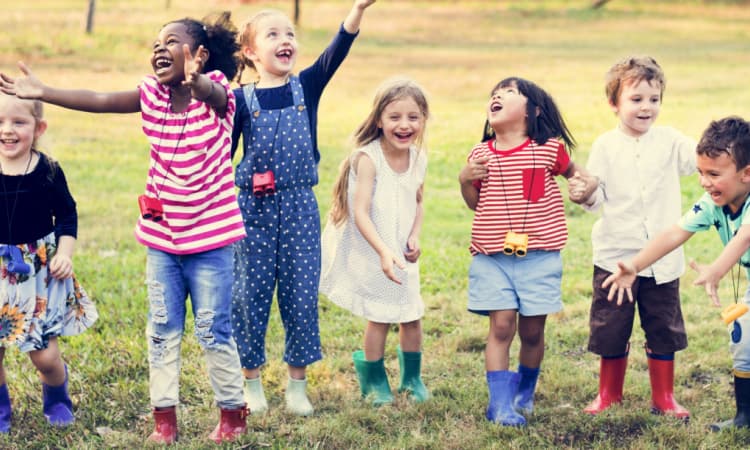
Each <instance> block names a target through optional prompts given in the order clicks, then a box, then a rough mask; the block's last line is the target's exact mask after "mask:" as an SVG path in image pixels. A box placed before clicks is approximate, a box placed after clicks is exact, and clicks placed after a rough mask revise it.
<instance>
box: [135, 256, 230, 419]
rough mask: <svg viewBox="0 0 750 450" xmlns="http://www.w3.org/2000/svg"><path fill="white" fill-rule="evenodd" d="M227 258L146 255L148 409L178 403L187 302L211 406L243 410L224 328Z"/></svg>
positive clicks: (227, 313)
mask: <svg viewBox="0 0 750 450" xmlns="http://www.w3.org/2000/svg"><path fill="white" fill-rule="evenodd" d="M232 258H233V250H232V246H226V247H222V248H219V249H216V250H210V251H206V252H202V253H195V254H192V255H173V254H170V253H166V252H162V251H159V250H154V249H151V248H149V249H148V255H147V257H146V286H147V288H148V301H149V308H148V324H147V326H146V339H147V341H148V360H149V361H148V362H149V390H150V394H151V404H152V406H154V407H157V408H164V407H169V406H175V405H177V404H178V403H179V390H180V363H181V358H180V346H181V344H182V336H183V333H184V331H185V315H186V313H187V298H188V296H190V303H191V306H192V312H193V316H194V317H195V336H196V338H197V339H198V343H199V344H200V346H201V348H202V349H203V353H204V356H205V360H206V368H207V369H208V376H209V380H210V382H211V387H212V388H213V391H214V398H215V401H216V404H217V405H218V406H219V407H220V408H224V409H236V408H240V407H242V406H243V405H244V404H245V402H244V400H243V395H242V384H243V379H242V372H241V367H240V358H239V355H238V353H237V345H236V344H235V341H234V339H233V338H232V326H231V322H230V314H231V307H232Z"/></svg>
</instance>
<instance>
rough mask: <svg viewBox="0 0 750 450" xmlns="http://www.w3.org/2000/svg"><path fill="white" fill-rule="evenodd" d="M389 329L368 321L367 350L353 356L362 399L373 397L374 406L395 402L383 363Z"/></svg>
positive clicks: (381, 324) (384, 325)
mask: <svg viewBox="0 0 750 450" xmlns="http://www.w3.org/2000/svg"><path fill="white" fill-rule="evenodd" d="M388 328H390V324H387V323H378V322H371V321H368V322H367V327H366V328H365V344H364V345H365V349H364V351H362V350H358V351H356V352H354V353H353V354H352V359H353V360H354V369H355V370H356V371H357V378H358V379H359V388H360V391H361V392H362V397H367V396H369V395H371V398H370V402H371V403H372V405H373V406H381V405H386V404H389V403H392V402H393V394H392V393H391V386H390V384H388V375H387V374H386V372H385V364H384V361H383V354H384V353H385V340H386V337H387V336H388Z"/></svg>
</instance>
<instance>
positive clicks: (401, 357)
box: [397, 347, 430, 403]
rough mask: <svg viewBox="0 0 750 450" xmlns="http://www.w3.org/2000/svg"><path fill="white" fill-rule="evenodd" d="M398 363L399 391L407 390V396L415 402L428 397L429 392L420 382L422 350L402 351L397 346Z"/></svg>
mask: <svg viewBox="0 0 750 450" xmlns="http://www.w3.org/2000/svg"><path fill="white" fill-rule="evenodd" d="M397 352H398V365H399V367H400V368H401V385H400V386H399V387H398V391H399V392H409V394H410V395H409V398H410V399H411V400H413V401H415V402H417V403H422V402H423V401H425V400H427V399H429V398H430V392H429V391H428V390H427V388H426V387H425V385H424V383H423V382H422V376H421V371H422V352H403V351H401V347H398V348H397Z"/></svg>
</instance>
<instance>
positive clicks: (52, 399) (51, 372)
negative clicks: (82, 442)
mask: <svg viewBox="0 0 750 450" xmlns="http://www.w3.org/2000/svg"><path fill="white" fill-rule="evenodd" d="M29 358H31V362H33V363H34V366H35V367H36V369H37V370H38V371H39V378H40V379H41V380H42V403H43V405H42V409H43V411H44V416H45V417H46V418H47V421H48V422H49V423H50V424H51V425H54V426H59V427H65V426H68V425H70V424H72V423H73V422H75V416H74V415H73V402H72V401H71V400H70V396H69V395H68V370H67V368H66V367H65V364H64V363H63V361H62V358H61V357H60V348H59V347H58V346H57V338H55V337H52V338H50V339H49V342H48V345H47V348H45V349H43V350H34V351H31V352H29Z"/></svg>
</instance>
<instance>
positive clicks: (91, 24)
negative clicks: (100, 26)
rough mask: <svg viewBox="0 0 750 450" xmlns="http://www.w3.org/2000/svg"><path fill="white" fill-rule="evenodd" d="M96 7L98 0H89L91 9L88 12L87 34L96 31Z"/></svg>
mask: <svg viewBox="0 0 750 450" xmlns="http://www.w3.org/2000/svg"><path fill="white" fill-rule="evenodd" d="M95 7H96V0H89V11H88V13H87V14H86V34H91V32H92V31H94V8H95Z"/></svg>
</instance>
